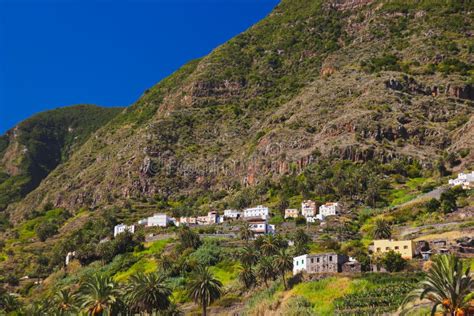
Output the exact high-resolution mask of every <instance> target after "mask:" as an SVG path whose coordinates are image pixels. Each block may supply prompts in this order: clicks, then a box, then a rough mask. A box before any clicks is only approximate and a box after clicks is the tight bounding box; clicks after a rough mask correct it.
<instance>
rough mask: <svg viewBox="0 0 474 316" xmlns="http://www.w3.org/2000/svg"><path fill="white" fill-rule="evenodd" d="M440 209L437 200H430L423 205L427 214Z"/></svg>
mask: <svg viewBox="0 0 474 316" xmlns="http://www.w3.org/2000/svg"><path fill="white" fill-rule="evenodd" d="M440 207H441V203H440V202H439V201H438V200H437V199H431V200H429V201H428V202H426V203H425V208H426V210H427V211H428V212H430V213H432V212H436V211H438V210H439V208H440Z"/></svg>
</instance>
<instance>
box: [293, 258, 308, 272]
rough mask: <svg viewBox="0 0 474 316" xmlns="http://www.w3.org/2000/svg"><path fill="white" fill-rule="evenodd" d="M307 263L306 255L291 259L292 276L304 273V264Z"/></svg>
mask: <svg viewBox="0 0 474 316" xmlns="http://www.w3.org/2000/svg"><path fill="white" fill-rule="evenodd" d="M307 261H308V255H301V256H298V257H294V258H293V275H296V274H298V272H300V271H306V270H307V269H306V263H307Z"/></svg>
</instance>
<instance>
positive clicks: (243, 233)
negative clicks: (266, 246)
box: [239, 222, 254, 242]
mask: <svg viewBox="0 0 474 316" xmlns="http://www.w3.org/2000/svg"><path fill="white" fill-rule="evenodd" d="M239 235H240V238H241V239H242V240H245V241H246V242H248V241H249V240H250V239H252V238H253V236H254V233H253V231H252V229H251V228H250V225H249V223H247V222H244V223H242V226H241V227H240V232H239Z"/></svg>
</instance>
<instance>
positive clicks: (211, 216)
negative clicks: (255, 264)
mask: <svg viewBox="0 0 474 316" xmlns="http://www.w3.org/2000/svg"><path fill="white" fill-rule="evenodd" d="M448 184H449V186H452V187H454V186H459V187H462V189H464V190H469V189H472V188H474V171H473V172H470V173H460V174H458V176H457V177H456V178H455V179H451V180H449V182H448ZM345 212H347V211H345V210H344V209H343V208H342V206H341V204H340V203H339V202H327V203H324V204H321V205H319V206H317V203H316V202H315V201H312V200H305V201H303V202H302V203H301V207H300V208H299V209H296V208H293V209H285V211H284V219H285V220H292V221H294V220H296V219H298V218H301V219H304V222H305V223H307V224H310V223H311V224H319V225H320V226H321V227H324V226H325V225H326V224H327V223H326V220H327V219H328V218H335V217H338V216H339V215H341V214H343V213H345ZM271 216H272V212H271V211H270V209H269V208H268V207H266V206H264V205H258V206H255V207H251V208H246V209H244V210H241V211H240V210H234V209H226V210H224V211H223V212H222V213H221V214H219V212H217V211H210V212H208V214H207V215H204V216H196V217H184V216H183V217H180V218H178V219H176V218H173V217H170V216H168V215H167V214H165V213H157V214H154V215H152V216H150V217H148V218H144V219H141V220H139V221H138V222H137V223H135V224H130V225H125V224H123V223H122V224H118V225H116V226H115V227H114V231H113V236H114V237H116V236H117V235H118V234H121V233H124V232H129V233H131V234H133V233H135V230H136V229H137V227H142V228H145V229H146V228H150V227H162V228H166V227H170V226H177V227H179V226H187V227H199V226H208V225H222V224H224V223H228V222H234V221H242V222H243V223H244V224H245V225H248V228H249V229H250V230H251V231H252V233H253V234H252V236H253V238H256V237H258V236H261V235H268V234H271V235H273V234H276V233H277V228H276V225H274V224H270V222H269V220H270V219H271ZM227 235H228V236H232V237H237V234H235V232H232V233H230V234H227ZM156 237H157V236H154V235H153V234H150V235H148V236H147V239H148V240H156ZM387 237H390V236H389V235H387ZM290 244H291V243H290ZM368 250H369V253H371V254H372V258H373V262H371V263H370V268H369V270H370V271H373V272H387V270H386V268H384V267H383V266H382V265H381V264H380V262H381V260H380V259H381V258H382V257H383V256H384V254H387V253H390V252H395V253H398V254H400V255H401V257H402V258H403V259H405V260H419V261H420V269H421V268H422V262H423V261H426V260H429V259H430V257H431V256H432V255H435V254H448V253H452V254H456V255H458V256H460V257H464V258H472V257H474V236H464V237H461V238H458V239H456V240H448V239H443V238H439V239H430V240H423V239H417V240H412V239H408V240H394V239H390V238H389V239H375V240H373V242H372V243H371V244H370V245H369V246H368ZM72 256H73V253H69V254H68V256H67V257H66V265H67V264H68V262H69V261H70V259H71V258H72ZM361 271H362V268H361V263H360V262H358V261H357V260H356V259H355V258H353V257H350V256H347V255H342V254H338V253H335V252H329V253H315V254H311V253H308V254H303V255H300V256H296V257H294V258H293V274H294V275H296V274H298V273H301V272H304V273H307V274H324V273H339V272H344V273H357V272H361Z"/></svg>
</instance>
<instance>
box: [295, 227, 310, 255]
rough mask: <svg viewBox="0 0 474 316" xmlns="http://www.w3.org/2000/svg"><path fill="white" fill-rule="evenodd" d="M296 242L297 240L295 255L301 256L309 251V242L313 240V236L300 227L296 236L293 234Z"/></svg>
mask: <svg viewBox="0 0 474 316" xmlns="http://www.w3.org/2000/svg"><path fill="white" fill-rule="evenodd" d="M293 239H294V242H295V250H294V254H295V256H300V255H303V254H305V253H308V251H309V247H308V243H309V242H310V241H311V238H310V237H309V236H308V235H307V234H306V233H305V232H304V230H302V229H301V228H300V229H298V230H297V231H296V232H295V234H294V236H293Z"/></svg>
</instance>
